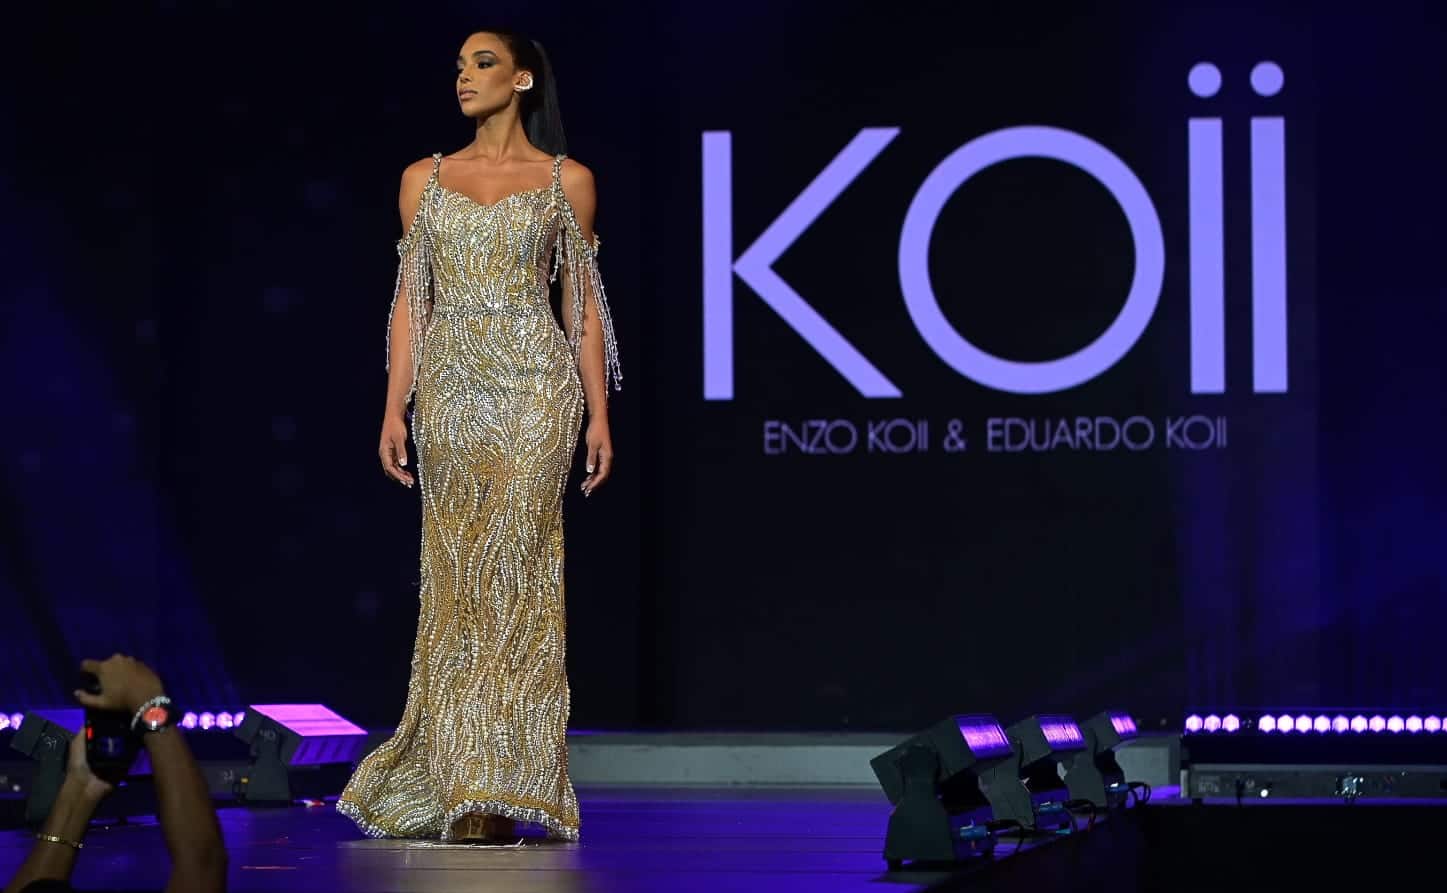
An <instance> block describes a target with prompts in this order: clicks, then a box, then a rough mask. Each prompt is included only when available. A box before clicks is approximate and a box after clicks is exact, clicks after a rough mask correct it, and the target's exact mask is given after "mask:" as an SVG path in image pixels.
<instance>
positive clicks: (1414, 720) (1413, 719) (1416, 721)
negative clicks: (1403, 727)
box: [1407, 716, 1422, 735]
mask: <svg viewBox="0 0 1447 893" xmlns="http://www.w3.org/2000/svg"><path fill="white" fill-rule="evenodd" d="M1407 731H1409V732H1411V733H1412V734H1414V735H1415V734H1416V733H1417V732H1420V731H1422V717H1420V716H1409V717H1407Z"/></svg>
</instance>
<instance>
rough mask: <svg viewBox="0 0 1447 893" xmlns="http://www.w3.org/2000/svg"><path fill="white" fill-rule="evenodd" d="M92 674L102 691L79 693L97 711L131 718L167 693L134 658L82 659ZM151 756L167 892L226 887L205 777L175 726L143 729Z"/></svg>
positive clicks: (222, 855)
mask: <svg viewBox="0 0 1447 893" xmlns="http://www.w3.org/2000/svg"><path fill="white" fill-rule="evenodd" d="M80 666H81V669H83V670H85V671H86V672H88V673H93V674H95V677H96V679H97V680H99V682H100V694H91V693H89V692H84V691H77V692H76V693H75V697H76V699H77V700H79V701H80V702H81V703H82V704H84V705H86V706H87V707H90V708H92V709H96V710H118V711H122V712H124V713H126V714H127V715H128V716H133V715H134V714H135V712H136V711H137V710H139V709H140V708H141V705H143V704H145V703H146V702H148V701H150V700H151V699H152V698H155V697H158V696H160V695H162V694H165V688H164V687H163V686H162V685H161V679H160V677H159V676H157V675H156V674H155V672H153V671H152V670H151V668H150V667H148V666H146V665H145V664H143V663H141V662H140V661H138V660H136V659H135V658H133V657H127V656H126V655H124V654H114V655H112V656H111V657H109V658H108V659H106V660H104V661H95V660H87V661H82V662H81V665H80ZM142 740H143V741H144V742H145V745H146V750H147V751H148V752H149V753H150V755H151V773H152V777H153V778H154V779H155V782H156V808H157V816H158V818H160V820H161V832H162V833H163V834H165V835H166V849H167V850H168V851H169V852H170V854H171V878H170V880H169V881H168V882H167V884H166V889H167V890H168V891H180V890H184V891H187V893H213V891H221V890H225V889H226V869H227V859H226V846H225V844H224V842H223V841H222V838H221V826H220V824H219V823H218V822H217V820H216V810H215V808H214V807H213V806H212V805H211V792H210V789H209V788H208V787H207V785H206V778H205V777H204V776H203V775H202V774H201V769H200V767H199V766H197V765H196V760H195V758H194V757H193V756H192V755H191V749H190V748H189V747H187V746H186V739H185V738H183V737H182V736H181V730H180V729H177V728H167V729H162V730H161V731H158V732H147V733H146V734H145V736H144V737H143V739H142Z"/></svg>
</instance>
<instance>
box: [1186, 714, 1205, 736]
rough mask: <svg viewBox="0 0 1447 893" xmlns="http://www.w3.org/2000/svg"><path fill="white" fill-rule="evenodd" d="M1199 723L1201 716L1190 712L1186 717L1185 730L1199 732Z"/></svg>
mask: <svg viewBox="0 0 1447 893" xmlns="http://www.w3.org/2000/svg"><path fill="white" fill-rule="evenodd" d="M1201 725H1202V723H1201V717H1199V716H1197V715H1196V714H1194V713H1192V714H1191V715H1190V716H1188V717H1186V731H1188V732H1199V731H1201Z"/></svg>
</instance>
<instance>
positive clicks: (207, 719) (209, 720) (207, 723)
mask: <svg viewBox="0 0 1447 893" xmlns="http://www.w3.org/2000/svg"><path fill="white" fill-rule="evenodd" d="M215 725H216V717H215V716H213V715H212V714H210V713H203V714H201V716H200V726H201V728H203V729H206V730H207V731H210V729H211V728H212V727H213V726H215Z"/></svg>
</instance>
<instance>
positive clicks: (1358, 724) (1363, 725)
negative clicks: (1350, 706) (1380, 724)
mask: <svg viewBox="0 0 1447 893" xmlns="http://www.w3.org/2000/svg"><path fill="white" fill-rule="evenodd" d="M1366 730H1367V718H1366V717H1365V716H1361V715H1357V716H1353V717H1352V731H1353V732H1356V733H1358V734H1361V733H1362V732H1365V731H1366Z"/></svg>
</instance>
